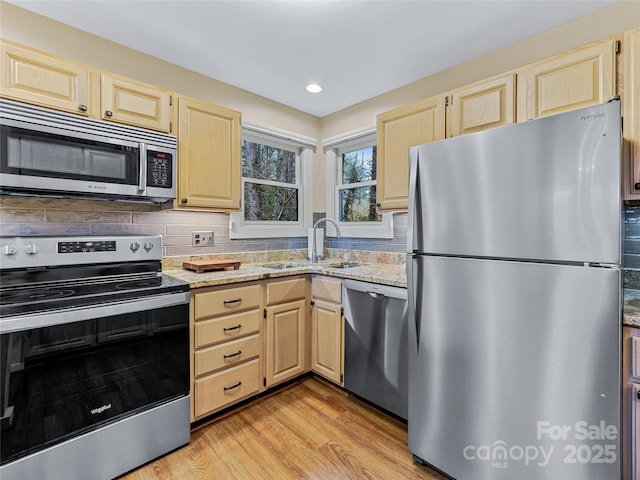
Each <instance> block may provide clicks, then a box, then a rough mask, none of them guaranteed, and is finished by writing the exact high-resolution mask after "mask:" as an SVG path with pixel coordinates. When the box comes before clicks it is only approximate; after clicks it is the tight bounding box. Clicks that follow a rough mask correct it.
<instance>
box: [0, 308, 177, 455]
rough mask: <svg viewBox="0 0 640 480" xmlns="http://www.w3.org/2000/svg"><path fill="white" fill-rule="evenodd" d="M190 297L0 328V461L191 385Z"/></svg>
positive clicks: (168, 397)
mask: <svg viewBox="0 0 640 480" xmlns="http://www.w3.org/2000/svg"><path fill="white" fill-rule="evenodd" d="M188 318H189V306H188V304H184V305H178V306H173V307H169V308H163V309H159V310H152V311H148V312H138V313H128V314H125V315H117V316H112V317H106V318H101V319H97V320H89V321H84V322H77V323H71V324H66V325H57V326H52V327H44V328H37V329H33V330H28V331H25V332H17V333H6V334H3V335H1V336H0V355H1V360H2V362H1V381H2V385H1V387H2V388H1V390H0V391H1V393H0V419H1V436H2V442H1V443H0V451H1V455H0V458H1V463H6V462H10V461H12V460H16V459H18V458H20V457H22V456H25V455H27V454H30V453H33V452H35V451H37V450H40V449H42V448H45V447H48V446H50V445H53V444H55V443H59V442H61V441H63V440H66V439H68V438H70V437H72V436H76V435H79V434H82V433H85V432H87V431H89V430H91V429H95V428H98V427H100V426H102V425H104V424H106V423H110V422H113V421H116V420H118V419H120V418H123V417H124V416H128V415H131V414H135V413H137V412H140V411H142V410H145V409H148V408H150V407H153V406H155V405H158V404H161V403H164V402H167V401H170V400H172V399H175V398H177V397H180V396H183V395H186V394H187V393H188V391H189V350H188V348H189V347H188V345H189V330H188Z"/></svg>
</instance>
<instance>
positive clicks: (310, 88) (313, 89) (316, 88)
mask: <svg viewBox="0 0 640 480" xmlns="http://www.w3.org/2000/svg"><path fill="white" fill-rule="evenodd" d="M321 91H322V87H321V86H320V85H318V84H317V83H310V84H309V85H307V92H309V93H320V92H321Z"/></svg>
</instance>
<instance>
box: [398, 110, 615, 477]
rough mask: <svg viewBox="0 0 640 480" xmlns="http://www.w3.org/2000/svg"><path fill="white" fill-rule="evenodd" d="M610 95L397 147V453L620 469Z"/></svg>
mask: <svg viewBox="0 0 640 480" xmlns="http://www.w3.org/2000/svg"><path fill="white" fill-rule="evenodd" d="M620 157H621V120H620V102H619V101H616V100H614V101H612V102H609V103H607V104H604V105H601V106H597V107H591V108H586V109H582V110H578V111H573V112H569V113H563V114H559V115H555V116H552V117H547V118H544V119H539V120H533V121H529V122H526V123H522V124H516V125H511V126H506V127H501V128H496V129H493V130H488V131H484V132H479V133H475V134H470V135H465V136H461V137H456V138H452V139H447V140H442V141H438V142H433V143H430V144H426V145H421V146H419V147H413V148H411V150H410V185H409V189H410V201H409V231H408V252H409V253H408V257H407V281H408V301H409V415H408V424H409V450H410V451H411V452H412V453H413V454H414V459H415V460H416V461H417V462H418V463H424V464H428V465H430V466H432V467H434V468H436V469H437V470H440V471H441V472H443V473H445V474H447V475H448V476H450V477H451V478H455V479H458V480H467V479H469V480H484V479H486V480H501V479H505V480H507V479H508V480H528V479H535V480H546V479H548V480H551V479H553V480H558V479H562V480H605V479H606V480H614V479H619V478H620V455H621V452H620V441H619V437H620V332H621V272H620V242H621V240H620V238H621V235H620V231H621V201H620Z"/></svg>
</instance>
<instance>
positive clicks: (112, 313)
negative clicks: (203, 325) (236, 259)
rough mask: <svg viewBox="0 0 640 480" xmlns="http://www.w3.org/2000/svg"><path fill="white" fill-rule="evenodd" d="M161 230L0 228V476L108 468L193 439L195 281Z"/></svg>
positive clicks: (94, 474)
mask: <svg viewBox="0 0 640 480" xmlns="http://www.w3.org/2000/svg"><path fill="white" fill-rule="evenodd" d="M161 259H162V243H161V237H160V236H137V237H124V236H123V237H58V238H54V237H12V238H8V237H3V238H0V361H1V362H0V478H2V480H12V479H25V478H39V479H60V478H64V479H66V480H70V479H86V478H92V479H103V478H104V479H108V478H113V477H115V476H118V475H121V474H122V473H125V472H127V471H129V470H131V469H133V468H136V467H137V466H139V465H141V464H143V463H146V462H148V461H149V460H152V459H153V458H156V457H158V456H160V455H162V454H164V453H167V452H169V451H171V450H173V449H175V448H178V447H180V446H182V445H185V444H187V443H188V442H189V429H190V425H189V350H188V348H189V347H188V345H189V295H190V294H189V285H188V284H185V283H182V282H179V281H176V280H173V279H170V278H168V277H165V276H163V275H162V272H161Z"/></svg>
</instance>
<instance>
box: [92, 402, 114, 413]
mask: <svg viewBox="0 0 640 480" xmlns="http://www.w3.org/2000/svg"><path fill="white" fill-rule="evenodd" d="M110 408H111V404H109V405H102V406H101V407H98V408H92V409H91V414H92V415H97V414H99V413H102V412H104V411H105V410H109V409H110Z"/></svg>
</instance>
